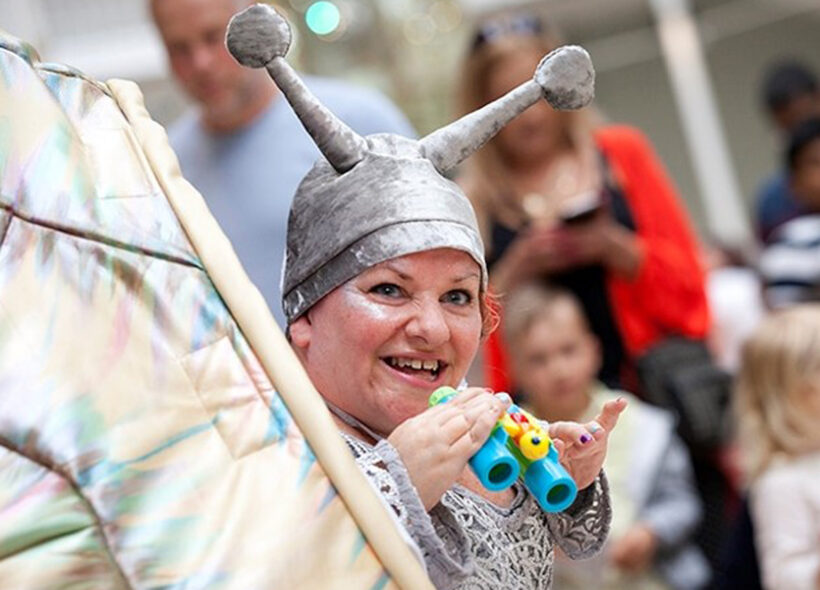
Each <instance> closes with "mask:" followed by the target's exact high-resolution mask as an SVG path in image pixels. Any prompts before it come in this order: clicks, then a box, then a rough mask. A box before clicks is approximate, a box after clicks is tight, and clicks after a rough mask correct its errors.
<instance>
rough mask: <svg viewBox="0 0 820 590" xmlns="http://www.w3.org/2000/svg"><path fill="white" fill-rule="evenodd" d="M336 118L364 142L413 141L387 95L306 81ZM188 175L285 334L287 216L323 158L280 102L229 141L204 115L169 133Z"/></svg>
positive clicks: (192, 115) (183, 122)
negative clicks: (393, 137)
mask: <svg viewBox="0 0 820 590" xmlns="http://www.w3.org/2000/svg"><path fill="white" fill-rule="evenodd" d="M304 80H305V83H306V84H307V85H308V87H309V88H310V89H311V90H312V91H313V93H314V94H316V96H317V97H318V98H319V100H320V101H321V102H322V103H323V104H324V105H325V106H326V107H328V108H329V109H330V110H331V112H333V113H334V114H335V115H336V116H338V117H339V118H340V119H341V120H342V121H344V122H345V123H347V124H348V125H349V126H350V127H351V128H352V129H354V130H355V131H357V132H358V133H359V134H361V135H370V134H373V133H396V134H398V135H403V136H406V137H414V136H415V132H414V131H413V128H412V126H411V125H410V123H409V122H408V121H407V119H406V118H405V117H404V115H403V114H402V113H401V112H400V111H399V110H398V109H397V108H396V107H395V105H393V104H392V103H391V102H390V101H389V100H388V99H387V98H385V97H384V96H383V95H381V94H379V93H378V92H375V91H373V90H370V89H367V88H362V87H358V86H354V85H351V84H348V83H345V82H341V81H338V80H331V79H326V78H316V77H310V76H305V77H304ZM168 134H169V138H170V142H171V146H172V147H173V148H174V151H175V152H176V154H177V157H178V158H179V162H180V167H181V168H182V174H183V176H185V178H186V179H187V180H188V181H189V182H191V184H193V185H194V186H195V187H196V188H197V190H199V192H200V193H202V196H203V197H204V198H205V201H206V202H207V204H208V207H209V208H210V210H211V213H212V214H213V215H214V217H215V218H216V220H217V221H218V222H219V225H220V226H221V227H222V230H223V231H224V232H225V234H226V235H227V236H228V238H229V239H230V241H231V244H233V247H234V250H235V251H236V253H237V255H238V256H239V259H240V261H241V262H242V265H243V266H244V268H245V270H246V272H247V273H248V275H249V276H250V278H251V280H252V281H253V283H254V284H255V285H256V286H257V288H259V290H260V291H261V292H262V295H263V296H264V297H265V300H266V301H267V302H268V307H270V309H271V311H273V314H274V317H275V318H276V320H277V322H278V323H279V325H280V326H283V327H284V325H285V323H284V315H283V313H282V304H281V291H280V277H281V273H282V262H283V259H284V253H285V236H286V232H287V220H288V212H289V211H290V204H291V200H292V198H293V193H294V192H295V191H296V188H297V186H298V185H299V182H300V181H301V180H302V177H303V176H304V175H305V174H306V173H307V172H308V170H310V168H311V166H313V163H314V162H315V161H316V160H317V159H318V158H319V157H321V154H320V152H319V150H318V149H317V148H316V145H315V144H314V143H313V140H312V139H311V138H310V136H309V135H308V134H307V132H306V131H305V129H304V127H302V124H301V122H300V121H299V119H298V118H297V117H296V115H295V114H294V112H293V110H292V109H291V108H290V105H289V104H287V102H286V100H285V99H284V97H283V96H282V95H279V96H277V97H276V98H275V99H274V100H273V101H272V103H271V105H270V106H269V107H268V108H267V109H266V110H265V111H264V112H263V113H262V114H261V115H260V116H259V117H257V119H256V120H254V121H253V122H252V123H250V124H249V125H248V126H246V127H244V128H242V129H240V130H238V131H235V132H233V133H229V134H215V133H211V132H208V131H207V130H205V129H204V128H203V127H202V125H201V124H200V122H199V116H198V113H197V112H195V111H191V112H189V113H186V114H185V115H183V117H182V118H181V119H180V120H179V121H178V122H176V123H175V124H174V125H173V126H171V128H170V129H169V132H168Z"/></svg>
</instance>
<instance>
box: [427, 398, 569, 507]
mask: <svg viewBox="0 0 820 590" xmlns="http://www.w3.org/2000/svg"><path fill="white" fill-rule="evenodd" d="M456 395H458V392H457V391H456V390H455V389H453V388H452V387H439V388H438V389H436V390H435V391H434V392H433V393H432V394H431V395H430V400H429V405H430V406H431V407H432V406H435V405H437V404H441V403H446V402H448V401H449V400H451V399H452V398H453V397H454V396H456ZM470 468H471V469H472V470H473V473H475V474H476V476H477V477H478V479H479V481H481V484H482V485H483V486H484V487H485V488H487V489H488V490H490V491H493V492H498V491H501V490H505V489H507V488H508V487H510V486H511V485H512V484H513V482H514V481H515V480H516V479H518V477H519V476H520V477H521V478H522V479H523V482H524V487H526V488H527V490H529V492H530V493H531V494H532V495H533V496H535V499H536V500H537V501H538V504H539V505H540V506H541V509H542V510H544V511H545V512H560V511H561V510H564V509H565V508H568V507H569V506H570V505H571V504H572V502H573V501H574V500H575V496H576V495H577V494H578V486H576V485H575V482H574V481H573V479H572V478H571V477H570V476H569V474H568V473H567V470H566V469H564V467H563V465H561V463H560V462H559V461H558V451H557V450H556V449H555V445H553V444H552V440H551V439H550V437H549V434H547V431H546V430H545V429H544V428H543V427H542V426H541V424H540V422H539V420H538V419H537V418H535V417H534V416H533V415H532V414H530V413H529V412H526V411H524V410H522V409H521V408H519V407H518V406H516V405H515V404H513V405H511V406H510V407H509V408H508V409H507V412H506V413H505V414H504V415H503V416H502V417H501V419H500V420H499V421H498V422H497V423H496V425H495V426H494V427H493V431H492V433H491V434H490V437H489V438H488V439H487V442H485V443H484V445H483V446H482V447H481V448H480V449H479V450H478V451H477V452H476V454H475V455H473V456H472V458H471V459H470Z"/></svg>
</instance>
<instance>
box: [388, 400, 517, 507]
mask: <svg viewBox="0 0 820 590" xmlns="http://www.w3.org/2000/svg"><path fill="white" fill-rule="evenodd" d="M510 403H512V400H511V399H510V396H509V395H507V394H506V393H502V394H496V395H493V394H491V393H489V392H488V391H487V390H486V389H481V388H478V387H471V388H468V389H465V390H464V391H462V392H460V393H459V394H458V395H457V396H455V397H454V398H453V399H452V400H450V401H448V402H446V403H443V404H439V405H437V406H434V407H432V408H430V409H428V410H426V411H424V412H422V413H421V414H419V415H418V416H414V417H413V418H410V419H409V420H405V421H404V422H402V423H401V424H399V426H398V427H396V429H395V430H394V431H393V432H392V433H391V434H390V436H388V437H387V440H388V441H390V444H392V445H393V446H394V447H395V448H396V450H397V451H398V452H399V455H400V456H401V458H402V461H403V462H404V466H405V467H406V468H407V473H408V474H409V475H410V479H411V481H412V482H413V485H414V486H415V488H416V491H417V492H418V494H419V497H420V498H421V501H422V503H423V504H424V508H425V509H426V510H430V509H431V508H432V507H433V506H435V505H436V504H437V503H438V502H439V500H440V499H441V496H442V495H443V494H444V492H446V491H447V490H448V489H450V487H451V486H452V485H453V484H454V483H455V481H456V479H457V478H458V477H459V476H460V475H461V473H462V472H463V471H464V467H465V466H466V465H467V461H469V460H470V457H472V456H473V455H474V454H475V453H476V451H478V449H480V448H481V445H483V444H484V442H485V441H486V440H487V438H488V437H489V436H490V432H491V431H492V429H493V426H495V423H496V422H497V421H498V419H499V418H500V417H501V414H503V413H504V411H505V410H506V409H507V408H508V407H509V406H510Z"/></svg>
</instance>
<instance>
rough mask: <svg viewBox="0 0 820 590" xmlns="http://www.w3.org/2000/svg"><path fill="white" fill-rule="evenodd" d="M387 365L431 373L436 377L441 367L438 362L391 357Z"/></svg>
mask: <svg viewBox="0 0 820 590" xmlns="http://www.w3.org/2000/svg"><path fill="white" fill-rule="evenodd" d="M387 363H388V364H389V365H390V366H391V367H394V368H396V369H413V370H414V371H429V372H430V373H432V375H433V376H434V377H435V376H437V375H438V372H439V370H440V367H441V363H439V361H437V360H421V359H409V358H402V357H395V356H391V357H388V358H387Z"/></svg>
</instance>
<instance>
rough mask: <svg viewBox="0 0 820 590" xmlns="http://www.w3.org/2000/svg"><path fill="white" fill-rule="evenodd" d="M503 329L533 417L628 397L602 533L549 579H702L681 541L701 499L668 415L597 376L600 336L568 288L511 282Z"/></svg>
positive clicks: (572, 413)
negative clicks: (594, 547) (605, 534)
mask: <svg viewBox="0 0 820 590" xmlns="http://www.w3.org/2000/svg"><path fill="white" fill-rule="evenodd" d="M504 330H505V337H506V339H507V342H508V343H509V345H510V352H511V357H512V359H513V366H512V368H513V374H514V378H515V380H516V382H517V383H518V384H519V385H520V387H521V392H522V394H523V395H524V403H525V405H528V406H529V407H530V409H531V410H532V411H533V413H534V414H536V415H538V416H539V417H540V418H543V419H546V420H549V421H550V422H553V421H558V420H582V421H583V420H590V419H592V418H593V417H594V416H595V412H596V408H600V407H601V405H602V404H603V403H604V402H606V401H608V400H610V399H615V398H617V397H618V396H623V397H627V398H628V399H629V405H628V406H627V409H626V410H625V411H624V413H623V414H622V415H621V420H622V421H623V424H622V428H619V429H617V430H615V431H613V433H612V435H611V436H610V439H609V451H608V453H607V459H606V461H605V463H604V468H605V471H606V475H607V478H608V480H609V485H610V492H611V495H612V507H613V520H612V530H611V533H610V537H609V539H610V540H609V541H608V542H607V545H606V546H605V548H604V551H603V552H602V553H601V554H599V555H598V556H596V557H595V558H593V559H591V560H584V561H583V562H578V563H570V561H569V560H566V559H560V560H557V561H558V563H557V564H556V587H558V588H579V589H580V588H604V589H614V588H629V589H637V590H641V589H660V588H675V589H694V588H702V587H704V586H705V585H706V583H707V582H708V580H709V566H708V564H707V562H706V560H705V558H704V557H703V555H702V554H701V553H700V551H699V549H697V548H696V547H695V546H694V545H693V544H692V543H691V542H690V539H691V537H692V535H693V533H694V532H695V529H696V527H697V525H698V522H699V520H700V517H701V505H700V501H699V499H698V496H697V492H696V490H695V487H694V484H693V476H692V470H691V465H690V461H689V456H688V454H687V451H686V449H685V448H684V446H683V443H682V442H681V441H680V440H679V439H678V437H677V435H676V434H675V424H674V421H673V419H672V418H671V416H670V415H669V414H667V413H666V412H665V411H663V410H660V409H657V408H654V407H652V406H649V405H648V404H646V403H643V402H641V401H640V400H638V399H637V398H635V397H634V396H631V395H629V394H627V393H624V392H621V391H614V390H610V389H607V388H606V387H605V386H603V385H602V384H600V383H599V382H597V381H596V379H595V375H596V373H597V371H598V367H599V364H600V362H601V353H600V345H599V343H598V341H597V340H596V338H595V336H594V335H593V334H592V332H591V331H590V329H589V326H588V324H587V322H586V320H585V318H584V315H583V311H582V310H581V307H580V305H579V303H578V302H577V300H576V299H575V298H574V297H573V295H571V294H570V293H569V292H566V291H558V290H552V289H549V288H547V287H544V286H542V285H534V284H530V285H525V286H523V287H521V288H519V289H518V290H515V291H514V292H513V293H511V295H510V297H509V301H508V302H507V305H506V306H505V318H504Z"/></svg>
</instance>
